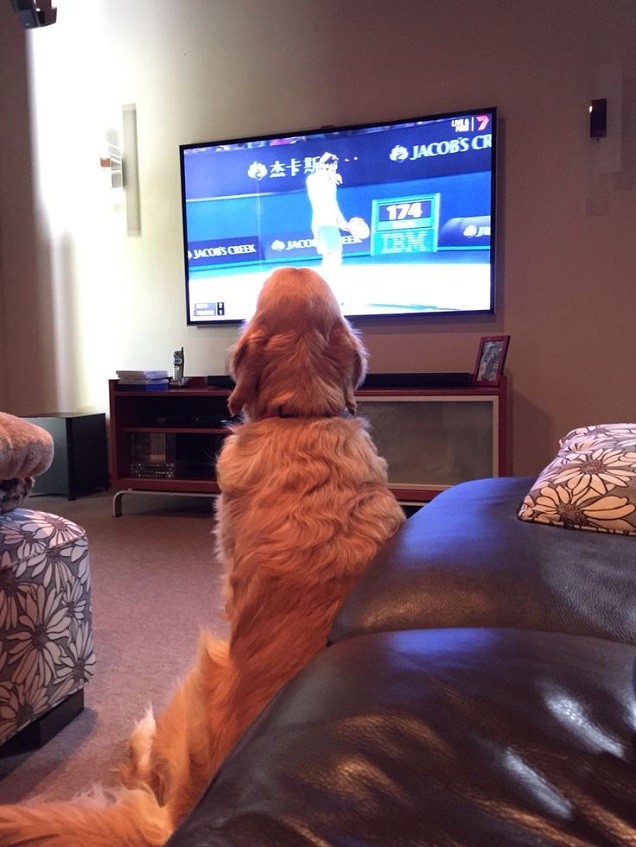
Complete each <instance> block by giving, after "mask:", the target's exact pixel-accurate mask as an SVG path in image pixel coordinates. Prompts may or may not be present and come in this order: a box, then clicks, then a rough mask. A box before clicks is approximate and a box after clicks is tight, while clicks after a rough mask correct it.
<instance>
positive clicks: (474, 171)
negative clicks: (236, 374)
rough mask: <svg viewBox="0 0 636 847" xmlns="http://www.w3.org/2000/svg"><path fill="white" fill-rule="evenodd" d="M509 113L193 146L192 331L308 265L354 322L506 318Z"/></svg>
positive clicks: (250, 306) (184, 185)
mask: <svg viewBox="0 0 636 847" xmlns="http://www.w3.org/2000/svg"><path fill="white" fill-rule="evenodd" d="M496 117H497V116H496V109H494V108H487V109H475V110H470V111H461V112H453V113H449V114H443V115H432V116H429V117H421V118H410V119H407V120H400V121H390V122H388V123H374V124H363V125H357V126H345V127H337V128H331V127H329V128H322V129H313V130H307V131H302V132H296V133H291V132H284V133H278V134H275V135H263V136H257V137H253V138H242V139H230V140H219V141H207V142H203V143H198V144H183V145H181V146H180V148H179V153H180V165H181V197H182V212H183V233H184V259H185V280H186V304H187V319H188V323H189V324H199V325H201V324H202V325H206V324H207V325H210V324H219V323H227V322H240V321H243V320H245V319H247V318H249V317H250V316H251V314H252V312H253V310H254V307H255V303H256V297H257V295H258V292H259V290H260V288H261V285H262V283H263V281H264V279H265V278H266V277H267V276H269V274H270V273H271V272H272V271H273V270H274V269H276V268H278V267H283V266H286V265H293V266H309V267H313V268H314V269H316V270H317V271H318V272H319V273H321V274H322V275H323V276H324V277H325V279H327V281H328V282H329V284H330V285H331V286H332V287H333V289H334V291H335V293H336V295H337V296H338V299H339V302H340V303H341V308H342V311H343V314H345V315H346V316H348V317H365V318H366V317H368V318H371V317H377V316H391V317H396V316H400V315H422V316H424V315H447V316H448V315H449V314H452V315H458V314H480V313H481V314H484V313H492V312H494V296H495V285H494V281H495V249H494V248H495V170H496V169H495V160H496V138H497V134H496V123H497V122H496Z"/></svg>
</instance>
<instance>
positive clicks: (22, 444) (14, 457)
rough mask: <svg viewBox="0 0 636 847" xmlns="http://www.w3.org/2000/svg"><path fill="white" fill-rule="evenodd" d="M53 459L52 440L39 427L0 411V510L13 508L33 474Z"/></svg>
mask: <svg viewBox="0 0 636 847" xmlns="http://www.w3.org/2000/svg"><path fill="white" fill-rule="evenodd" d="M52 461H53V439H52V437H51V436H50V434H49V433H48V432H47V431H46V430H45V429H42V427H40V426H36V425H35V424H32V423H29V421H25V420H24V419H23V418H17V417H15V415H8V414H6V413H5V412H0V512H10V511H11V510H13V509H16V508H17V507H18V506H19V505H20V503H21V502H22V501H23V500H24V498H25V497H26V496H27V495H28V494H29V492H30V491H31V488H32V487H33V482H34V479H33V478H34V477H36V476H39V474H41V473H44V471H46V470H48V468H49V467H50V466H51V462H52Z"/></svg>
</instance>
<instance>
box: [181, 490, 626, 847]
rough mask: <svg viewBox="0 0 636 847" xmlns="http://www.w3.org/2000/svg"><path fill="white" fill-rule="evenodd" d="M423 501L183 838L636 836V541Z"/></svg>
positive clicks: (542, 841) (490, 505)
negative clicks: (324, 642) (314, 656)
mask: <svg viewBox="0 0 636 847" xmlns="http://www.w3.org/2000/svg"><path fill="white" fill-rule="evenodd" d="M531 483H532V480H529V479H522V478H503V479H488V480H478V481H474V482H468V483H463V484H461V485H458V486H455V487H454V488H452V489H449V490H448V491H446V492H444V493H443V494H441V495H440V496H439V497H437V498H436V499H435V500H434V501H433V502H432V503H431V504H429V505H427V506H425V507H424V508H423V509H421V510H420V511H419V512H418V513H416V514H415V515H413V516H412V517H411V518H410V519H409V520H408V522H407V523H406V525H405V526H404V527H403V529H402V530H401V531H400V532H399V533H398V535H397V536H396V537H395V538H394V539H393V540H392V541H391V542H390V543H389V544H388V545H387V546H386V548H385V549H384V550H383V551H382V552H381V553H380V555H379V556H378V557H377V558H376V560H375V561H374V562H373V563H372V565H371V566H370V568H369V569H368V571H367V573H366V574H365V575H364V577H363V578H362V580H361V581H360V583H359V584H358V585H357V587H356V588H355V589H354V591H353V592H352V594H351V595H350V597H349V598H348V600H347V602H346V603H345V605H344V607H343V609H342V611H341V614H340V615H339V617H338V618H337V620H336V622H335V625H334V627H333V631H332V635H331V638H330V644H329V646H327V647H326V649H325V650H324V652H323V653H322V654H321V655H320V656H318V657H317V659H315V660H314V661H313V662H311V663H310V664H309V665H308V666H307V667H306V668H305V669H304V670H303V671H302V672H301V673H300V674H299V675H298V676H297V677H296V678H295V679H294V680H292V681H291V683H289V684H288V685H287V686H286V687H285V688H284V689H283V690H282V691H281V692H280V694H279V695H278V696H277V697H276V698H275V699H274V700H273V701H272V703H271V704H270V705H269V707H268V708H267V709H266V710H265V712H264V713H263V714H262V715H261V717H260V718H259V719H258V720H257V721H256V722H255V723H254V724H253V726H252V727H251V728H250V729H249V730H248V731H247V732H246V734H245V735H244V736H243V738H242V739H241V740H240V741H239V743H238V744H237V746H236V747H235V749H234V750H233V751H232V753H231V754H230V756H229V757H228V759H227V760H226V762H225V764H224V765H223V767H222V768H221V769H220V771H219V773H218V774H217V776H216V777H215V778H214V779H213V781H212V782H211V784H210V786H209V787H208V789H207V791H206V793H205V794H204V796H203V798H202V799H201V801H200V803H199V805H198V806H197V808H196V809H195V810H194V811H193V812H192V813H191V814H190V815H189V817H188V818H187V819H186V821H185V822H184V823H183V824H182V826H181V827H180V828H179V830H178V831H177V832H176V833H175V834H174V836H173V837H172V838H171V839H170V841H169V842H168V844H169V847H260V845H263V847H265V845H266V847H310V845H311V847H318V845H319V846H320V847H371V845H374V847H375V845H377V846H378V847H385V845H386V847H415V845H417V847H423V845H430V847H433V846H434V847H451V845H453V847H457V845H475V846H477V845H479V847H482V845H483V847H507V845H519V847H522V846H523V847H554V846H555V845H564V847H565V846H566V845H567V847H584V845H585V847H587V845H589V846H590V847H592V845H593V846H594V847H608V846H609V845H630V844H636V698H635V696H634V667H635V660H636V602H635V601H636V538H634V537H628V536H618V535H613V534H609V533H598V532H585V531H577V530H568V529H564V528H557V527H553V526H540V525H538V524H534V523H526V522H522V521H520V520H519V519H518V517H517V512H518V508H519V505H520V503H521V500H522V499H523V497H524V494H525V493H526V492H527V491H528V489H529V488H530V485H531Z"/></svg>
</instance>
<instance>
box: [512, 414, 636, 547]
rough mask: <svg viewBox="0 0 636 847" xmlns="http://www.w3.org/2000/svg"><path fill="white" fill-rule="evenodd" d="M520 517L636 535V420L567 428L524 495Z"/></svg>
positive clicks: (527, 519)
mask: <svg viewBox="0 0 636 847" xmlns="http://www.w3.org/2000/svg"><path fill="white" fill-rule="evenodd" d="M519 517H520V518H521V520H524V521H536V522H538V523H546V524H554V525H555V526H563V527H567V528H569V529H588V530H595V531H596V532H615V533H619V534H622V535H636V423H632V424H627V423H626V424H599V425H598V426H585V427H580V428H579V429H573V430H572V431H571V432H569V433H568V434H567V435H566V436H565V437H564V438H562V439H561V440H560V442H559V451H558V453H557V455H556V456H555V458H554V459H553V460H552V461H551V462H550V464H549V465H548V466H547V467H546V468H545V469H544V470H543V471H542V472H541V474H539V477H538V478H537V480H536V482H535V483H534V484H533V486H532V488H531V489H530V491H529V492H528V494H527V495H526V497H525V498H524V501H523V504H522V506H521V509H520V510H519Z"/></svg>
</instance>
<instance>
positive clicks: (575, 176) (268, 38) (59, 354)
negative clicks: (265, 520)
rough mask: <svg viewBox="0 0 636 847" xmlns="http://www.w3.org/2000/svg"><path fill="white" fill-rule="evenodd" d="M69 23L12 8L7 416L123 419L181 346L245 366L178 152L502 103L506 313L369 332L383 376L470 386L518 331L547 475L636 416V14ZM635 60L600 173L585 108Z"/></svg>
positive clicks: (244, 0)
mask: <svg viewBox="0 0 636 847" xmlns="http://www.w3.org/2000/svg"><path fill="white" fill-rule="evenodd" d="M57 6H58V22H57V24H55V25H54V26H53V27H49V28H46V29H42V30H39V31H36V32H30V33H27V34H25V33H23V32H22V31H21V30H20V29H19V27H18V25H17V20H16V19H15V16H13V15H12V13H11V10H10V4H8V3H3V4H2V9H1V10H0V31H2V41H0V45H1V48H2V65H3V84H2V88H1V89H0V91H1V92H2V98H3V99H2V102H1V103H0V105H1V106H2V115H3V129H2V135H1V136H0V139H1V143H2V148H1V152H2V157H3V163H2V186H3V187H2V198H1V204H2V205H1V206H0V213H1V214H0V227H1V240H0V262H1V265H0V272H1V274H2V276H1V277H0V283H1V285H2V289H1V295H2V297H3V299H4V307H3V324H2V331H3V332H2V335H3V337H2V341H1V342H0V343H1V344H2V346H0V355H2V356H3V358H4V374H5V376H4V383H3V382H2V381H0V407H2V408H3V409H5V410H7V411H12V412H14V413H17V414H22V413H27V412H31V413H32V412H35V411H38V410H40V411H76V410H77V411H81V410H88V409H93V408H102V409H105V408H106V404H107V394H106V381H107V379H108V378H109V377H112V376H114V374H115V370H116V369H117V368H137V367H165V368H170V367H171V360H172V352H173V350H175V349H176V348H178V347H181V346H182V345H183V346H184V347H185V353H186V372H187V373H189V374H197V373H199V374H207V373H218V372H223V371H224V370H225V355H226V349H227V346H228V345H229V344H230V343H231V341H232V339H233V338H234V335H235V332H236V330H235V329H233V328H227V327H224V328H214V329H212V328H206V329H195V328H192V327H190V328H188V327H187V326H186V323H185V305H184V294H183V281H182V278H183V270H182V259H181V221H180V209H179V167H178V154H177V149H178V145H179V144H180V143H187V142H193V141H198V140H205V139H210V138H221V137H232V136H241V135H249V134H252V133H259V132H276V131H278V130H281V129H289V130H294V129H301V128H304V127H312V126H319V125H322V124H342V123H357V122H365V121H373V120H376V119H392V118H400V117H405V116H411V115H417V114H423V113H430V112H435V111H447V110H449V109H455V108H458V109H463V108H472V107H479V106H490V105H495V106H497V107H498V108H499V113H500V118H501V125H500V139H501V142H502V144H501V157H500V185H499V195H500V196H499V222H500V243H499V279H498V285H499V303H498V310H497V315H496V317H494V318H492V319H479V320H475V319H461V320H451V319H442V320H439V321H435V322H432V321H417V320H414V319H412V320H410V321H406V322H399V323H398V322H396V321H387V322H383V323H382V324H378V323H371V322H367V323H365V322H362V321H361V322H360V324H359V326H360V328H361V329H362V331H363V332H364V334H365V337H366V340H367V343H368V346H369V348H370V351H371V367H372V370H374V371H413V370H417V371H427V370H432V371H435V370H462V371H463V370H472V367H473V363H474V358H475V354H476V350H477V346H478V342H479V338H480V336H482V335H489V334H500V333H509V334H510V335H511V344H510V350H509V356H508V367H507V370H508V373H509V375H510V378H511V383H512V434H513V467H512V470H513V471H514V472H515V473H530V474H532V473H534V472H535V471H537V470H538V469H539V468H540V467H541V466H542V465H543V464H544V463H545V461H546V459H547V458H548V457H549V456H550V455H551V454H552V453H553V451H554V448H555V445H556V441H557V439H558V437H559V436H560V435H561V434H563V433H564V432H566V431H567V430H568V429H570V428H571V427H574V426H579V425H583V424H588V423H593V422H602V421H624V420H628V419H629V420H634V419H636V403H635V397H636V390H635V389H636V376H635V374H636V341H635V336H636V333H635V332H634V321H635V319H634V315H635V314H636V274H635V272H634V268H635V267H636V237H634V225H635V222H636V192H635V190H634V169H635V166H636V144H635V124H636V9H635V4H634V0H535V2H532V3H528V2H527V0H523V1H522V0H445V2H441V0H391V2H386V0H181V2H179V3H175V2H173V1H172V0H171V1H170V2H168V0H136V2H134V3H131V2H130V0H58V2H57ZM24 44H26V47H27V49H26V51H25V50H24V49H23V45H24ZM25 54H26V60H25V61H26V63H27V64H28V68H29V74H28V77H29V79H30V80H31V84H32V87H33V97H32V104H31V110H30V112H29V110H28V108H27V105H26V104H25V102H24V95H25V93H26V83H25V76H26V74H25V69H24V67H22V68H19V67H17V66H16V65H15V64H14V63H11V67H10V69H9V76H10V78H11V80H12V83H13V84H12V85H7V83H6V77H5V74H4V67H5V55H14V56H18V58H20V56H22V58H23V59H24V56H25ZM615 62H619V63H621V64H622V68H623V95H624V96H623V129H622V136H621V141H622V153H623V160H622V167H621V170H620V172H619V173H617V174H615V175H612V176H601V175H599V174H598V169H597V166H596V161H595V154H596V153H597V152H598V147H595V143H594V142H592V141H591V140H590V139H589V137H588V130H587V120H588V118H587V111H586V108H587V102H588V100H589V99H590V97H592V96H595V95H597V92H596V88H595V86H596V80H597V77H598V74H599V68H600V66H601V65H603V64H605V63H615ZM23 64H24V62H23ZM5 103H6V104H8V106H9V114H10V115H11V116H12V121H11V127H10V128H9V129H7V127H6V126H5V124H4V116H5ZM125 103H135V104H136V106H137V114H138V131H139V145H138V146H139V165H140V183H141V214H142V232H141V235H140V236H134V237H133V236H127V235H126V227H125V216H124V209H123V203H122V198H121V197H120V196H119V193H118V192H117V191H113V190H112V189H110V188H109V187H108V185H107V181H106V179H105V176H106V175H105V174H103V173H102V172H101V171H100V169H99V166H98V164H99V156H100V154H102V153H103V151H104V149H105V141H106V138H107V136H108V133H109V132H110V131H114V132H116V133H117V132H119V130H120V117H121V107H122V105H123V104H125ZM29 115H30V123H29ZM29 132H31V134H32V136H33V149H34V158H33V171H32V173H31V171H30V169H29V161H28V158H27V157H25V156H24V145H23V142H24V139H25V137H26V138H27V139H28V137H29ZM0 302H1V301H0Z"/></svg>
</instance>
